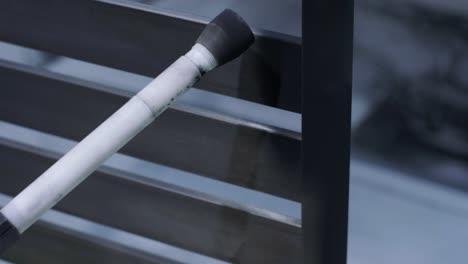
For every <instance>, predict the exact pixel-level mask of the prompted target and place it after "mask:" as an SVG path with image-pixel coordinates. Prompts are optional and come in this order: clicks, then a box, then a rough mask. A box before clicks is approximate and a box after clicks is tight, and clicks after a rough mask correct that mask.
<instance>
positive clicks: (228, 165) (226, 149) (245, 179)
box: [0, 0, 468, 264]
mask: <svg viewBox="0 0 468 264" xmlns="http://www.w3.org/2000/svg"><path fill="white" fill-rule="evenodd" d="M227 7H229V8H232V9H234V10H235V11H237V12H238V13H239V14H241V15H242V16H243V17H244V18H245V19H246V20H247V22H248V23H249V24H250V25H251V26H252V27H253V28H254V31H255V34H256V37H257V41H256V44H255V45H254V46H253V47H252V48H251V49H250V50H249V51H248V52H247V53H246V54H245V55H244V56H242V58H240V59H237V60H235V61H233V62H232V63H229V64H228V65H225V66H223V67H222V68H220V69H218V70H215V71H214V72H213V73H210V74H207V76H205V78H204V79H203V80H202V81H201V82H200V83H199V84H197V85H196V86H195V87H194V88H193V89H191V90H190V91H189V92H187V93H186V94H184V95H183V96H182V97H181V98H179V99H178V100H176V102H175V103H174V105H173V106H172V107H171V108H170V109H168V110H167V112H165V113H164V114H163V115H162V116H161V117H159V118H158V119H157V121H156V122H155V123H154V124H152V125H151V126H150V127H148V129H147V130H145V131H144V132H143V133H142V134H141V135H139V136H138V137H136V138H135V139H134V140H132V141H131V142H130V143H129V145H128V146H126V147H124V148H123V149H122V151H120V152H119V154H117V155H115V156H113V157H112V158H111V159H110V160H108V161H107V162H106V163H105V164H104V165H103V166H102V167H101V168H100V169H99V171H98V172H96V173H94V174H93V175H92V176H91V178H90V179H88V180H86V181H85V182H84V183H83V184H82V185H80V186H79V187H78V188H77V189H76V190H75V191H73V192H72V193H71V194H70V195H69V196H68V197H67V198H66V199H64V200H63V201H62V202H61V203H59V204H58V205H57V206H56V207H55V208H54V210H53V211H51V212H50V213H48V214H46V215H45V216H44V217H43V218H42V219H41V221H40V222H39V223H38V224H36V225H35V226H34V227H33V228H32V229H31V230H29V231H28V232H27V233H25V236H24V237H23V239H22V240H21V241H20V242H19V243H18V244H17V245H16V246H15V247H13V248H12V249H11V250H9V251H8V252H7V254H5V256H2V257H3V258H4V260H3V261H7V263H64V262H66V263H302V250H303V249H302V242H301V225H302V223H301V191H302V190H301V180H300V179H301V175H300V143H301V138H302V135H301V114H300V100H301V98H300V78H301V76H300V65H301V58H300V56H301V1H299V0H274V1H272V0H257V1H240V0H237V1H234V0H222V1H220V0H197V1H189V2H187V1H179V0H140V1H137V0H132V1H126V0H103V1H91V0H89V1H81V2H78V1H77V2H76V3H75V2H68V3H65V2H62V1H56V0H54V1H48V2H47V4H45V2H42V1H26V0H24V1H23V0H16V1H7V2H6V3H4V4H2V9H0V87H1V89H2V95H1V96H0V166H2V175H0V206H2V205H4V204H5V203H6V202H7V201H8V200H9V199H10V198H11V197H12V196H14V195H16V194H17V193H18V192H19V191H20V190H22V189H23V188H24V187H26V186H27V185H28V183H30V182H31V181H32V180H34V179H35V178H36V177H37V176H39V175H40V174H41V172H42V171H44V170H45V169H46V168H47V167H48V166H50V165H51V164H52V163H53V162H54V160H56V159H57V158H59V157H60V156H62V155H63V154H64V153H66V151H67V150H68V149H70V148H71V147H72V146H73V145H74V144H76V142H77V141H79V140H80V139H81V138H83V137H84V136H85V135H86V134H87V133H89V132H90V131H91V130H92V129H93V128H95V127H96V126H97V125H99V124H100V123H101V122H102V121H104V120H105V118H106V117H107V116H109V115H110V114H111V113H112V112H114V111H115V110H116V109H118V107H119V106H120V105H122V104H123V103H124V102H125V101H126V100H128V98H129V97H130V96H132V95H133V94H135V93H136V92H138V91H139V90H140V89H141V88H142V87H144V86H145V85H146V84H147V83H148V82H150V81H151V78H152V77H154V76H155V75H157V74H158V73H159V72H161V71H162V70H163V69H164V68H165V67H167V66H168V65H169V63H171V62H172V61H173V60H175V59H176V58H177V57H178V56H180V55H182V54H183V53H185V52H186V51H187V50H188V49H189V48H190V46H191V45H192V43H193V41H194V40H195V39H196V37H197V35H198V33H199V32H200V31H201V29H202V28H203V25H204V24H206V23H207V22H208V21H210V20H211V19H212V18H213V17H214V16H216V15H217V14H218V13H219V12H221V11H222V10H223V9H224V8H227ZM305 15H307V14H305ZM467 85H468V4H466V3H465V1H462V0H446V1H439V0H405V1H403V0H391V1H390V0H389V1H370V0H355V31H354V65H353V98H352V100H353V101H352V139H351V141H352V153H351V168H350V175H351V182H350V210H349V239H348V256H349V259H348V262H349V263H351V264H367V263H369V264H370V263H382V264H387V263H425V264H433V263H434V264H435V263H444V264H445V263H463V261H464V260H465V259H467V258H468V253H467V252H466V250H465V244H466V242H467V241H468V194H467V193H466V192H467V191H468V122H467V121H465V117H467V116H468V115H467V114H468V86H467ZM312 88H313V87H312Z"/></svg>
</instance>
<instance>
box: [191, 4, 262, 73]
mask: <svg viewBox="0 0 468 264" xmlns="http://www.w3.org/2000/svg"><path fill="white" fill-rule="evenodd" d="M254 40H255V37H254V35H253V33H252V30H251V29H250V27H249V25H247V23H246V22H245V21H244V20H243V19H242V17H240V16H239V15H238V14H237V13H236V12H234V11H232V10H230V9H225V10H224V11H223V12H221V13H220V14H219V15H218V16H216V17H215V18H214V19H213V20H212V21H211V22H210V23H209V24H208V25H207V26H206V27H205V29H204V30H203V32H202V33H201V35H200V37H198V39H197V43H199V44H201V45H203V46H204V47H205V48H206V49H208V50H209V51H210V52H211V54H213V56H214V57H215V58H216V61H217V62H218V65H222V64H224V63H226V62H228V61H231V60H233V59H235V58H236V57H238V56H239V55H241V54H242V53H243V52H244V51H246V50H247V49H248V48H249V47H250V46H251V45H252V43H253V42H254Z"/></svg>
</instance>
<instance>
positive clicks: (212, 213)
mask: <svg viewBox="0 0 468 264" xmlns="http://www.w3.org/2000/svg"><path fill="white" fill-rule="evenodd" d="M16 134H21V133H20V132H17V133H16ZM28 138H34V139H35V140H38V141H40V142H44V144H46V145H56V144H59V143H57V142H55V141H54V140H53V139H51V138H43V137H41V136H40V135H36V136H28ZM2 142H3V143H2V144H5V138H3V139H2ZM10 143H11V142H10ZM21 144H23V143H21ZM21 144H20V145H21ZM7 145H11V144H7ZM59 145H60V144H59ZM44 152H46V151H44ZM50 152H53V151H50ZM44 155H45V156H48V154H47V153H45V154H44ZM0 162H1V165H2V167H3V171H4V173H5V174H4V175H6V177H8V178H6V177H4V179H2V183H4V184H2V186H0V191H2V192H6V193H8V194H11V195H14V194H15V193H17V192H18V191H20V190H21V189H22V188H23V187H25V186H26V185H27V184H28V183H29V182H31V181H32V180H34V178H35V177H37V175H39V174H40V173H41V172H42V171H44V170H45V169H47V167H49V166H50V165H51V164H52V162H53V160H52V159H50V158H46V157H44V156H41V155H37V154H33V153H31V152H28V151H21V150H15V149H12V148H9V147H1V151H0ZM110 162H113V163H119V162H121V161H120V160H117V161H110ZM109 166H111V165H109ZM105 167H106V166H105ZM125 167H128V166H125ZM137 167H141V166H137ZM134 170H136V168H134ZM151 171H153V172H154V173H155V174H156V173H159V172H160V171H158V170H154V169H151ZM109 173H112V172H111V171H110V170H106V169H104V172H98V173H95V174H94V175H92V176H91V177H90V178H89V179H88V180H86V181H85V182H84V183H82V184H81V185H80V186H79V187H78V188H77V189H76V190H74V191H73V192H72V193H71V194H70V195H69V196H67V197H66V198H65V199H64V200H63V201H62V202H61V203H59V205H58V206H57V208H58V209H60V210H64V211H66V212H69V213H72V214H76V215H80V216H82V217H85V218H89V219H92V220H94V221H97V222H100V223H105V224H108V225H111V226H114V227H117V228H121V229H124V230H128V231H130V232H133V233H137V234H140V235H144V236H147V237H151V238H154V239H158V240H160V241H163V242H165V243H169V244H173V245H176V246H179V247H182V248H187V249H189V250H191V251H195V252H200V253H202V254H205V255H210V256H213V257H217V258H220V259H224V260H228V261H240V262H241V263H258V262H261V261H260V260H262V259H267V260H268V263H284V261H286V260H288V261H289V262H291V261H292V263H300V261H301V259H300V256H301V242H300V233H301V230H300V228H298V227H295V226H292V225H289V224H283V223H281V222H277V221H275V220H271V219H267V218H266V217H259V216H256V215H253V214H250V213H248V212H246V211H242V210H237V209H234V208H232V207H229V206H226V205H224V204H223V203H222V202H220V201H219V200H218V201H217V202H216V201H215V202H214V203H213V202H210V201H206V200H200V199H196V198H195V197H193V195H192V196H191V195H190V194H189V195H187V193H185V194H183V193H182V192H183V191H181V190H176V189H174V188H173V187H171V186H161V185H160V184H156V185H158V186H156V185H154V184H148V182H147V181H145V180H144V179H141V178H139V177H138V175H133V176H132V175H128V174H127V176H126V177H116V176H113V175H111V174H109ZM114 173H115V172H114ZM129 174H130V173H129ZM173 176H174V175H173ZM187 180H190V179H189V178H187ZM207 188H210V187H207ZM238 195H242V194H238ZM205 199H207V198H205ZM259 200H263V201H264V200H265V198H262V199H259ZM275 207H276V206H272V208H275ZM298 210H299V211H300V207H299V209H298ZM273 248H276V250H275V252H276V254H271V251H272V249H273Z"/></svg>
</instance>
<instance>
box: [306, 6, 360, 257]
mask: <svg viewBox="0 0 468 264" xmlns="http://www.w3.org/2000/svg"><path fill="white" fill-rule="evenodd" d="M352 44H353V0H313V1H303V65H302V66H303V74H302V76H303V82H302V87H303V94H302V95H303V97H302V100H303V101H302V105H303V107H302V114H303V149H302V159H303V164H304V167H303V185H304V197H303V230H304V233H303V234H304V237H303V238H304V246H305V247H304V252H305V263H311V264H345V263H346V254H347V225H348V194H349V152H350V117H351V82H352Z"/></svg>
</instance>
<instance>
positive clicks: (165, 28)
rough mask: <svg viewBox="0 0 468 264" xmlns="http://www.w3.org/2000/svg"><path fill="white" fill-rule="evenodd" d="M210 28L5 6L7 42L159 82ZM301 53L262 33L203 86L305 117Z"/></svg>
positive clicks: (89, 5)
mask: <svg viewBox="0 0 468 264" xmlns="http://www.w3.org/2000/svg"><path fill="white" fill-rule="evenodd" d="M241 15H242V14H241ZM203 23H204V22H202V21H200V20H199V19H194V18H193V16H191V15H190V14H187V13H184V12H177V11H171V12H168V11H165V10H157V11H155V10H154V9H149V8H142V7H141V6H139V5H137V6H135V5H132V3H131V2H122V1H106V2H99V1H91V0H88V1H78V2H73V3H65V2H63V1H52V2H49V3H48V4H47V5H44V4H43V3H42V2H36V1H33V2H30V1H17V0H16V1H8V3H4V5H3V6H2V9H0V40H2V41H7V42H11V43H17V44H19V45H24V46H29V47H32V48H37V49H41V50H44V51H49V52H53V53H56V54H61V55H64V56H69V57H73V58H77V59H81V60H85V61H89V62H93V63H97V64H102V65H106V66H110V67H113V68H118V69H122V70H125V71H130V72H134V73H139V74H143V75H146V76H151V77H152V76H155V75H157V74H158V73H160V72H161V71H162V70H163V69H164V68H166V67H167V66H168V65H169V64H170V63H171V62H172V61H173V60H174V59H175V58H177V57H178V56H179V55H180V54H183V53H185V52H187V50H188V49H189V48H190V46H187V44H186V43H193V41H194V40H195V39H196V37H197V36H198V34H199V32H200V31H201V29H202V28H203ZM11 24H15V27H14V28H12V27H9V26H7V25H11ZM116 54H118V56H116ZM300 56H301V48H300V38H298V37H292V36H288V35H282V34H279V33H262V34H257V39H256V44H255V45H254V46H253V47H252V48H251V49H249V51H248V52H247V53H246V54H245V55H243V56H242V57H241V58H240V59H236V60H235V61H233V62H231V63H229V64H227V65H225V66H223V67H221V68H219V69H216V70H214V71H213V72H212V73H209V74H207V75H206V76H205V77H204V79H203V80H202V81H201V82H200V84H199V88H202V89H206V90H209V91H214V92H217V93H221V94H224V95H229V96H234V97H238V98H241V99H245V100H249V101H253V102H257V103H261V104H266V105H270V106H275V107H279V108H283V109H287V110H291V111H296V112H299V106H300V89H299V84H300V65H301V64H300Z"/></svg>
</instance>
